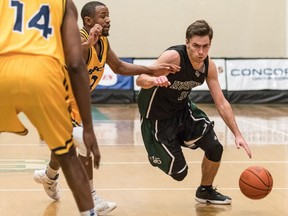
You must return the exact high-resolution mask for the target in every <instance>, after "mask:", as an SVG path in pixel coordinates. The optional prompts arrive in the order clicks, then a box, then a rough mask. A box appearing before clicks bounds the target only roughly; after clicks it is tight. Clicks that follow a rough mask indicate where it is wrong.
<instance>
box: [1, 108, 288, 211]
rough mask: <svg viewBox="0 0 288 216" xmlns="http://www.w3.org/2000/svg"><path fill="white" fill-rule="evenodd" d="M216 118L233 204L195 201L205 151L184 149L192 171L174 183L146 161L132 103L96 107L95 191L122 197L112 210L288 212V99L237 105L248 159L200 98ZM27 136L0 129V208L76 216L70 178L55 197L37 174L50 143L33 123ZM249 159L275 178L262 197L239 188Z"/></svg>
mask: <svg viewBox="0 0 288 216" xmlns="http://www.w3.org/2000/svg"><path fill="white" fill-rule="evenodd" d="M199 106H200V107H201V108H202V109H203V110H204V111H206V113H207V114H208V115H209V116H210V119H211V120H214V121H215V130H216V133H217V134H218V137H219V139H220V140H221V142H222V144H223V146H224V154H223V159H222V164H221V167H220V170H219V172H218V175H217V177H216V179H215V182H214V184H215V186H217V188H218V190H219V191H220V192H221V193H223V194H227V195H229V196H231V197H232V199H233V203H232V205H229V206H215V205H206V204H197V202H196V201H195V200H194V194H195V189H196V188H197V186H198V185H199V182H200V165H201V160H202V157H203V152H202V151H201V150H196V151H192V150H186V149H185V150H184V153H185V155H186V156H187V161H188V165H189V173H188V176H187V177H186V179H184V180H183V181H182V182H176V181H174V180H172V179H171V178H170V177H169V176H166V175H165V174H164V173H163V172H162V171H160V170H158V169H157V168H154V167H152V166H151V165H150V164H149V163H148V161H147V156H146V152H145V149H144V146H143V142H142V139H141V135H140V124H139V114H138V111H137V107H136V106H135V105H128V106H126V105H125V106H120V105H97V106H93V117H94V124H95V131H96V134H97V138H98V142H99V144H100V150H101V153H102V162H101V167H100V169H99V170H95V186H96V188H97V190H98V194H99V195H100V196H102V197H103V198H104V199H106V200H111V201H114V202H116V203H117V205H118V206H117V208H116V209H115V210H114V211H113V212H111V213H110V214H109V215H111V216H116V215H117V216H193V215H195V216H216V215H217V216H225V215H226V216H228V215H229V216H243V215H244V216H260V215H261V216H282V215H288V164H287V161H288V160H287V158H288V131H287V128H288V106H287V104H286V105H233V109H234V112H235V114H236V119H237V121H238V125H239V127H240V129H241V130H242V132H243V135H244V136H245V138H246V140H247V141H248V143H249V144H250V147H251V149H252V153H253V158H252V159H249V158H248V157H247V156H246V154H245V152H244V150H242V149H241V150H237V149H236V147H235V146H234V140H233V137H232V135H231V133H230V132H229V130H228V129H227V127H226V126H225V124H224V123H223V121H222V120H221V118H220V117H219V116H218V114H217V113H216V111H215V108H214V106H213V105H204V104H200V105H199ZM20 117H21V119H23V123H24V124H25V125H26V126H27V127H28V128H29V129H30V132H29V134H28V135H27V136H25V137H20V136H16V135H12V134H1V135H0V152H1V157H0V215H1V216H22V215H23V216H34V215H35V216H40V215H41V216H48V215H51V216H53V215H57V216H66V215H69V216H74V215H75V216H78V215H79V213H78V211H77V208H76V204H75V202H74V199H73V197H72V194H71V192H70V190H69V189H68V186H67V183H66V181H65V179H64V177H63V175H61V177H60V184H61V192H62V199H61V201H59V202H52V200H51V199H50V198H49V197H48V196H47V195H46V194H45V192H44V191H43V190H42V187H41V185H39V184H36V183H35V182H34V180H33V171H34V169H41V168H43V169H44V168H45V167H46V163H47V162H48V159H49V154H50V152H49V150H48V148H47V146H46V145H45V144H41V143H40V142H39V139H38V136H37V133H36V131H35V129H34V128H33V127H32V126H31V124H30V123H29V121H28V120H27V119H26V117H25V116H24V115H20ZM252 165H260V166H264V167H266V168H267V169H268V170H269V171H270V172H271V174H272V176H273V179H274V187H273V190H272V192H271V193H270V194H269V195H268V196H267V197H266V198H264V199H262V200H250V199H248V198H246V197H245V196H244V195H242V194H241V192H240V190H239V187H238V179H239V176H240V174H241V172H242V171H243V170H244V169H245V168H247V167H248V166H252Z"/></svg>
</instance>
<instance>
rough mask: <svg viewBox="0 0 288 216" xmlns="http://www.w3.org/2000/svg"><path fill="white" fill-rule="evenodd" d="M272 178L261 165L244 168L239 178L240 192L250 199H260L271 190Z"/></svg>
mask: <svg viewBox="0 0 288 216" xmlns="http://www.w3.org/2000/svg"><path fill="white" fill-rule="evenodd" d="M272 187H273V178H272V175H271V174H270V172H269V171H268V170H267V169H266V168H264V167H261V166H251V167H248V168H247V169H245V170H244V171H243V172H242V174H241V175H240V178H239V188H240V190H241V192H242V193H243V194H244V195H245V196H246V197H248V198H250V199H255V200H256V199H262V198H264V197H266V196H267V195H268V194H269V193H270V192H271V190H272Z"/></svg>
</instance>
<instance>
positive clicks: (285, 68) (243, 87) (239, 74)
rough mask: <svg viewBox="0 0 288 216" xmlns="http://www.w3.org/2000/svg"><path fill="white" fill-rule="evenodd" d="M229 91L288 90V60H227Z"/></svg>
mask: <svg viewBox="0 0 288 216" xmlns="http://www.w3.org/2000/svg"><path fill="white" fill-rule="evenodd" d="M226 67H227V68H226V69H227V90H228V91H247V90H288V61H287V59H239V60H229V59H227V60H226Z"/></svg>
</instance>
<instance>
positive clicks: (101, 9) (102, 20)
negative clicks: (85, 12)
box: [92, 6, 110, 36]
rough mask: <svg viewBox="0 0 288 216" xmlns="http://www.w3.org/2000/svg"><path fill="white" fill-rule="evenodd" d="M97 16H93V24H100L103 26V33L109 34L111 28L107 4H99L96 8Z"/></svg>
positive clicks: (104, 34)
mask: <svg viewBox="0 0 288 216" xmlns="http://www.w3.org/2000/svg"><path fill="white" fill-rule="evenodd" d="M95 11H96V12H95V16H94V17H92V19H93V25H92V26H94V25H95V24H99V25H101V26H102V28H103V29H102V35H103V36H108V35H109V30H110V17H109V10H108V8H107V7H106V6H98V7H96V8H95Z"/></svg>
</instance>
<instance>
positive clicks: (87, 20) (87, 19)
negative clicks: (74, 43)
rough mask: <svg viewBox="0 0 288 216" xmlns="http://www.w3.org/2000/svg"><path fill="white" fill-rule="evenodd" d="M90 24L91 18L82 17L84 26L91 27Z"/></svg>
mask: <svg viewBox="0 0 288 216" xmlns="http://www.w3.org/2000/svg"><path fill="white" fill-rule="evenodd" d="M92 22H93V20H92V19H91V17H88V16H85V17H84V25H85V26H92Z"/></svg>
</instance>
